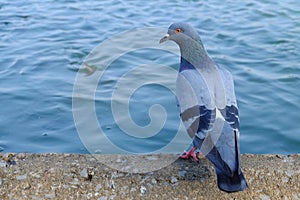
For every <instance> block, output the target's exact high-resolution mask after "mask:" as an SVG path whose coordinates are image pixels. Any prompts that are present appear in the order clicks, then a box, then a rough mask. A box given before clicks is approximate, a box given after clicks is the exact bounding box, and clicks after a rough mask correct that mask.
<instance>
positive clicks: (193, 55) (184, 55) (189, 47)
mask: <svg viewBox="0 0 300 200" xmlns="http://www.w3.org/2000/svg"><path fill="white" fill-rule="evenodd" d="M179 46H180V53H181V63H180V71H182V70H184V69H189V68H193V67H194V68H199V69H205V68H206V69H207V68H210V67H211V66H213V61H212V60H211V59H210V57H209V56H208V54H207V52H206V50H205V49H204V46H203V45H202V43H201V41H195V40H193V41H189V42H185V43H184V44H180V45H179Z"/></svg>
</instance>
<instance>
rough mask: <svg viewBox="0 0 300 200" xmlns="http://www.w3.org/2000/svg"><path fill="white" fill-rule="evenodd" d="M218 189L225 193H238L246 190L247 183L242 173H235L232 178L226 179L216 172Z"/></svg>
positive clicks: (226, 177)
mask: <svg viewBox="0 0 300 200" xmlns="http://www.w3.org/2000/svg"><path fill="white" fill-rule="evenodd" d="M217 181H218V187H219V189H220V190H223V191H225V192H238V191H243V190H244V189H246V188H247V182H246V180H245V177H244V175H243V173H242V172H241V173H240V174H239V173H238V172H235V173H234V174H233V176H232V177H228V176H227V175H224V174H222V173H218V172H217Z"/></svg>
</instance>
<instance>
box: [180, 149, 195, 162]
mask: <svg viewBox="0 0 300 200" xmlns="http://www.w3.org/2000/svg"><path fill="white" fill-rule="evenodd" d="M196 150H197V147H193V148H191V150H189V151H188V152H187V151H184V153H183V155H181V156H179V157H180V158H183V159H187V158H190V157H192V158H193V159H194V161H195V162H198V161H199V160H198V158H197V152H196Z"/></svg>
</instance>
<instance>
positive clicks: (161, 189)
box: [0, 153, 300, 200]
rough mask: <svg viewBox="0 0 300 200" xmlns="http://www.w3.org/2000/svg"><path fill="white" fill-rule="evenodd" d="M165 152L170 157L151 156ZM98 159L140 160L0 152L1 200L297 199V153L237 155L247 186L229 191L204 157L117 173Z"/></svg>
mask: <svg viewBox="0 0 300 200" xmlns="http://www.w3.org/2000/svg"><path fill="white" fill-rule="evenodd" d="M168 156H171V157H172V156H173V157H174V156H175V155H155V156H154V157H153V156H152V157H151V160H153V163H154V164H155V161H161V160H164V159H165V158H168ZM101 159H102V160H105V161H106V162H112V163H113V162H115V163H122V164H123V165H126V163H127V161H128V162H136V167H140V166H139V165H140V164H141V163H143V162H141V161H142V159H139V157H138V156H133V157H132V156H131V158H130V159H131V160H130V159H129V158H128V157H126V156H116V155H115V156H107V155H100V156H97V157H95V156H93V155H82V154H24V153H19V154H8V153H6V154H0V199H1V200H2V199H3V200H4V199H98V200H109V199H178V200H181V199H262V200H268V199H300V155H289V156H282V155H242V163H243V171H244V174H245V176H246V178H247V180H248V185H249V188H248V189H247V190H245V191H244V192H239V193H231V194H227V193H225V192H222V191H219V190H218V188H217V185H216V177H215V173H214V171H213V168H212V165H211V164H210V163H209V162H208V161H207V160H206V159H205V158H203V157H201V159H200V163H199V164H197V163H195V162H193V161H190V160H180V159H179V160H177V161H176V162H174V163H172V164H171V165H169V166H167V167H165V168H162V169H160V170H157V171H153V172H147V173H130V172H121V171H119V170H116V169H112V168H110V167H107V166H106V165H104V164H102V163H103V162H100V161H101ZM121 161H122V162H121ZM151 167H152V166H151V164H150V165H149V164H147V168H148V171H150V169H151Z"/></svg>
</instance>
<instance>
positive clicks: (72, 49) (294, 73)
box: [0, 0, 300, 154]
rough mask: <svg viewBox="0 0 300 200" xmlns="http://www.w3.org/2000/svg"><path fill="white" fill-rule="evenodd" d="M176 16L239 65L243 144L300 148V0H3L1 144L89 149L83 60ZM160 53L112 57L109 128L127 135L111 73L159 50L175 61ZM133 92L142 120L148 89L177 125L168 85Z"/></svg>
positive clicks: (215, 52) (169, 128)
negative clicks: (83, 119) (82, 110)
mask: <svg viewBox="0 0 300 200" xmlns="http://www.w3.org/2000/svg"><path fill="white" fill-rule="evenodd" d="M175 21H185V22H189V23H190V24H192V25H193V26H194V27H196V29H197V30H198V31H199V32H200V36H201V38H202V41H203V43H204V45H205V47H206V49H207V51H208V52H209V54H210V55H211V56H212V57H213V58H214V60H215V61H216V62H217V63H218V64H219V65H221V66H223V67H225V68H226V69H228V70H230V71H231V72H232V74H233V76H234V80H235V87H236V96H237V99H238V104H239V109H240V118H241V137H240V143H241V144H240V146H241V151H242V153H283V154H289V153H299V152H300V135H299V134H300V131H299V128H300V125H299V122H300V114H299V111H300V105H299V103H300V89H299V86H300V64H299V63H300V42H299V41H300V1H298V0H288V1H269V0H264V1H258V0H257V1H255V0H251V1H247V2H237V1H224V2H223V3H220V1H156V2H151V1H131V2H127V1H115V0H114V1H77V0H61V1H53V0H48V1H43V2H41V1H35V0H29V1H24V0H23V1H22V0H21V1H8V0H3V1H1V3H0V38H1V39H0V55H1V59H0V105H1V108H0V151H3V152H74V153H88V151H87V149H86V148H85V146H84V144H83V143H82V142H81V140H80V137H79V135H78V133H77V130H76V128H75V124H74V120H73V113H72V92H73V84H74V81H75V77H76V74H77V71H78V70H77V69H78V68H79V67H80V66H81V64H82V62H83V60H84V59H85V58H86V57H87V56H88V55H89V53H90V52H91V51H92V49H94V48H95V47H96V46H97V45H98V44H100V43H101V42H103V41H104V40H105V39H108V38H110V37H112V36H114V35H117V34H119V33H121V32H123V31H127V30H130V29H133V28H144V27H154V26H155V27H161V28H166V29H167V27H168V26H169V25H170V24H171V23H172V22H175ZM162 36H163V35H162ZM162 36H161V37H162ZM145 37H146V38H145V39H147V36H145ZM159 39H160V38H157V41H158V40H159ZM149 52H150V53H151V51H148V53H149ZM152 53H153V55H149V54H148V55H147V54H146V53H145V52H144V53H143V52H133V53H132V54H130V55H125V56H124V57H123V59H121V60H120V62H119V64H122V63H123V65H122V66H121V67H122V69H123V70H124V71H117V70H114V69H115V68H114V66H113V64H114V63H113V64H112V66H111V70H110V71H108V72H107V74H108V76H106V78H105V77H104V79H106V81H104V85H101V86H99V87H98V88H97V92H96V95H95V96H96V99H97V98H98V99H97V100H96V102H95V105H96V111H97V116H98V120H99V121H102V122H103V123H104V125H103V126H105V127H106V130H107V134H108V135H109V136H110V137H113V138H114V137H115V138H117V139H120V136H118V135H117V134H116V133H118V131H120V130H118V127H117V126H116V124H115V123H114V121H113V117H112V115H111V113H110V112H109V109H110V104H109V103H107V99H106V100H101V99H102V98H100V97H101V94H102V93H101V88H111V87H113V86H112V85H113V84H115V83H114V81H113V80H110V79H109V77H117V76H120V75H122V73H125V71H126V69H129V66H128V63H133V64H135V65H136V64H137V63H141V62H142V63H145V62H146V60H147V59H149V58H151V59H152V60H157V61H160V62H159V63H160V64H166V65H170V66H172V67H173V68H176V67H177V65H178V61H179V59H178V58H177V57H175V56H171V55H170V54H168V53H165V52H159V53H157V52H152ZM149 93H151V94H152V95H153V96H152V97H151V98H149V95H148V94H149ZM108 94H109V93H108ZM102 97H103V96H102ZM132 97H133V99H132V101H131V103H130V107H131V109H133V110H139V111H140V112H133V114H132V118H133V120H134V121H136V124H138V125H140V126H145V125H147V124H148V123H150V121H149V116H148V109H149V107H150V106H151V105H152V101H147V100H145V99H147V98H148V99H150V100H153V101H155V100H158V103H160V104H162V106H164V107H165V109H166V111H167V112H168V113H171V116H169V118H168V120H167V121H166V126H165V129H164V132H165V134H173V133H174V132H176V129H177V128H178V115H176V112H177V110H176V105H174V104H176V102H175V101H174V99H173V97H172V93H170V92H169V91H168V90H167V89H165V88H161V86H158V85H155V84H153V85H148V86H146V87H143V88H140V89H139V90H138V91H137V92H136V93H135V94H134V95H133V96H132ZM139 99H140V101H138V100H139ZM105 120H106V121H105ZM169 122H170V123H171V124H168V123H169ZM110 134H111V135H110ZM168 139H169V138H168V137H165V138H164V137H163V136H161V138H160V139H156V140H154V142H153V141H152V142H153V143H152V145H157V146H160V145H161V144H162V143H160V142H162V141H167V140H168ZM149 144H151V143H149ZM119 145H124V146H127V147H130V148H131V149H132V150H133V151H134V150H136V149H138V151H139V152H143V151H147V148H149V147H147V145H143V144H140V143H138V142H137V141H135V140H131V139H130V138H124V143H123V144H119ZM148 146H149V145H148ZM143 148H145V149H143ZM174 152H175V150H174Z"/></svg>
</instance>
